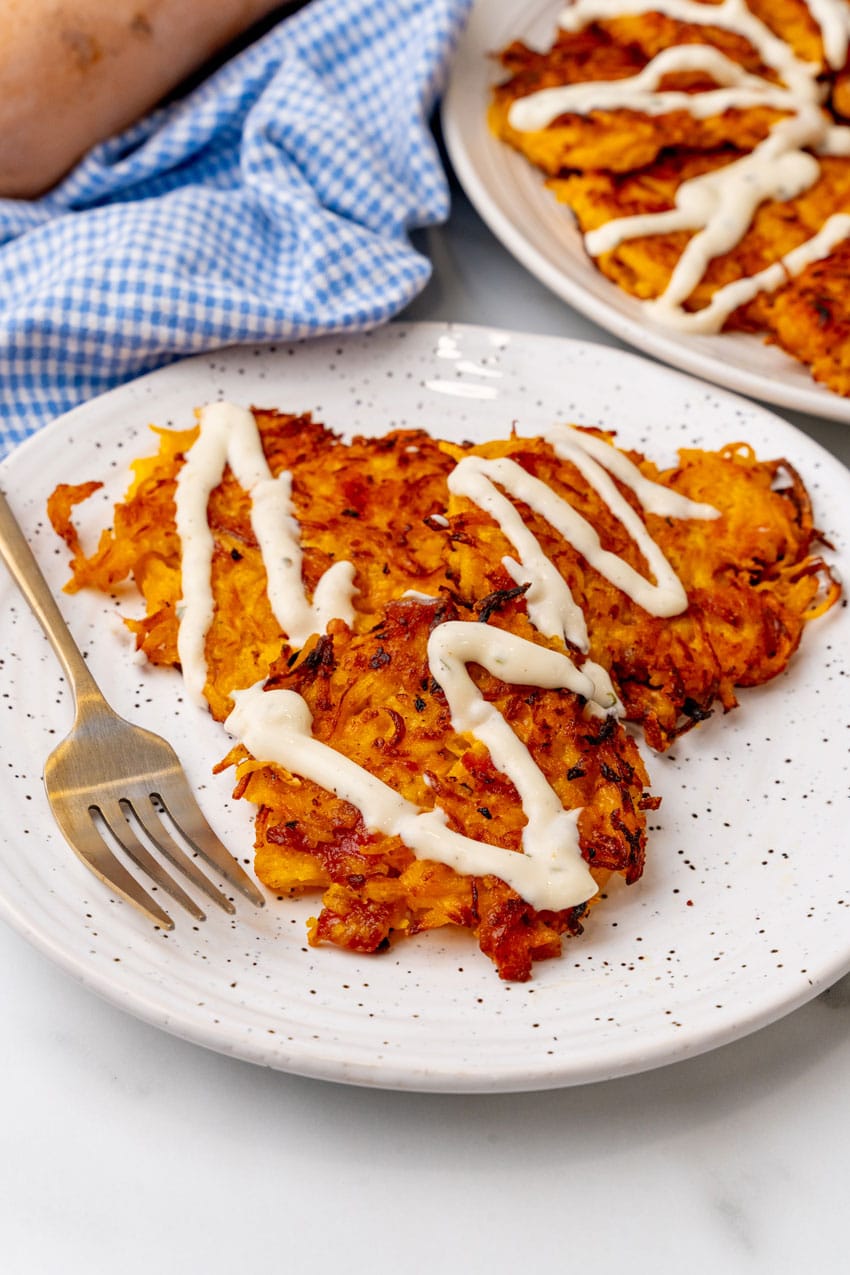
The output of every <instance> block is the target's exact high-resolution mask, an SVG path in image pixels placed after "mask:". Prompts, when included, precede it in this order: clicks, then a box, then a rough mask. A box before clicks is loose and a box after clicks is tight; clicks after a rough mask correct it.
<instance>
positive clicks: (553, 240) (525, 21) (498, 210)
mask: <svg viewBox="0 0 850 1275" xmlns="http://www.w3.org/2000/svg"><path fill="white" fill-rule="evenodd" d="M562 8H563V0H477V3H476V5H475V7H474V9H473V11H472V15H471V17H470V20H469V24H468V26H467V29H466V33H465V35H464V37H463V39H462V41H461V44H460V47H459V48H458V50H457V53H456V55H455V58H454V61H453V64H452V76H451V81H450V83H449V87H448V91H447V93H446V95H445V98H444V101H443V110H442V118H443V130H444V133H445V139H446V145H447V148H448V151H449V155H450V156H451V160H452V164H453V166H454V169H455V171H456V173H457V175H458V179H459V181H460V183H461V185H462V186H463V188H464V190H465V191H466V193H467V195H468V196H469V198H470V200H471V201H472V203H473V204H474V205H475V207H476V208H477V210H478V212H479V213H480V214H481V216H482V217H483V218H484V220H485V221H486V222H487V224H488V225H489V227H490V229H491V230H492V231H493V233H494V234H495V235H496V236H497V238H499V239H500V240H501V241H502V243H503V244H504V245H505V247H506V248H507V249H508V251H509V252H511V253H512V254H513V255H514V256H515V257H516V258H517V260H518V261H520V262H521V263H522V264H523V265H524V266H525V267H526V268H527V269H528V270H530V271H531V273H532V274H533V275H535V276H536V277H537V278H538V279H540V281H541V282H542V283H544V284H545V285H546V286H547V287H548V288H551V289H552V291H553V292H554V293H556V295H558V296H560V297H562V298H563V300H564V301H567V302H568V303H569V304H570V305H571V306H573V307H574V308H575V309H576V310H578V311H580V312H581V313H582V314H584V315H586V316H587V317H588V318H589V319H592V320H594V322H596V323H598V324H599V325H600V326H601V327H603V328H605V329H606V330H607V331H609V332H613V333H614V335H615V336H618V337H619V338H620V339H621V340H623V341H626V342H628V344H630V345H632V346H634V347H635V348H636V349H638V350H642V351H644V352H645V353H647V354H653V355H655V356H656V357H657V358H659V359H663V360H664V362H665V363H670V364H672V365H673V366H674V367H679V368H683V369H684V370H685V371H687V372H692V373H693V374H694V375H695V376H702V377H704V378H705V379H706V380H709V381H712V382H714V383H715V384H717V385H725V386H728V387H729V388H730V389H733V390H737V391H739V393H742V394H748V395H750V396H751V397H752V398H759V399H764V400H765V401H767V402H769V403H780V404H782V405H783V406H785V407H790V408H795V409H797V410H798V411H801V412H811V413H813V414H814V415H816V416H826V417H829V418H830V419H832V420H836V421H847V422H850V399H846V398H840V397H839V396H838V395H837V394H833V393H832V392H831V391H830V390H827V389H825V388H824V387H823V386H821V385H818V384H817V383H816V382H815V381H813V380H812V378H811V376H810V375H809V373H808V371H807V370H806V368H805V367H803V366H802V364H800V363H797V362H796V361H795V360H794V359H792V358H790V357H789V356H788V355H786V354H784V353H783V352H782V351H781V350H780V349H779V348H778V347H776V346H769V345H765V344H764V342H763V341H762V339H761V338H760V337H758V336H747V335H745V334H739V333H724V334H723V335H720V336H701V335H693V334H687V333H679V332H675V331H671V330H670V329H669V328H663V327H660V326H654V325H653V324H652V323H650V322H649V320H648V319H647V317H646V315H645V314H644V313H643V311H642V309H641V307H640V304H639V303H638V302H637V301H636V300H635V299H634V298H633V297H630V296H628V295H627V294H626V293H625V292H622V291H621V290H620V289H619V288H618V287H617V286H616V285H615V284H613V283H611V282H610V281H609V280H608V279H606V278H605V277H604V276H603V275H602V274H600V273H599V271H598V270H597V269H596V267H595V266H594V265H593V263H592V262H591V260H590V258H589V257H588V256H587V254H586V252H585V250H584V246H583V243H582V239H581V235H580V234H579V231H578V229H577V227H576V225H575V222H574V221H573V218H572V215H571V213H570V212H569V210H568V209H567V208H566V207H565V206H564V205H563V204H559V203H558V202H557V201H556V200H555V198H554V196H553V195H552V194H551V193H550V192H549V191H547V190H546V189H545V187H544V184H543V178H542V176H541V174H540V173H538V172H536V171H535V170H534V169H533V168H532V167H531V165H530V164H528V163H527V162H526V161H525V160H524V159H523V157H522V156H521V155H519V154H517V153H516V152H515V151H512V150H511V149H510V148H509V147H507V146H505V145H503V144H502V143H501V142H499V141H497V140H496V138H495V137H494V136H493V135H492V134H491V133H490V131H489V129H488V128H487V120H486V111H487V104H488V101H489V96H490V87H491V85H492V84H493V83H494V82H495V81H497V80H499V79H504V78H505V77H504V73H503V72H502V69H501V67H500V66H499V64H498V63H497V62H496V61H494V59H493V58H492V56H490V55H491V54H493V53H496V52H498V51H499V50H500V49H502V48H504V47H505V46H506V45H507V44H509V43H510V42H511V40H514V39H523V40H525V41H526V42H527V43H529V44H531V45H533V46H534V47H537V48H545V47H547V46H548V45H549V44H550V43H551V40H552V36H553V34H554V32H555V29H556V25H557V17H558V13H559V12H560V11H561V9H562Z"/></svg>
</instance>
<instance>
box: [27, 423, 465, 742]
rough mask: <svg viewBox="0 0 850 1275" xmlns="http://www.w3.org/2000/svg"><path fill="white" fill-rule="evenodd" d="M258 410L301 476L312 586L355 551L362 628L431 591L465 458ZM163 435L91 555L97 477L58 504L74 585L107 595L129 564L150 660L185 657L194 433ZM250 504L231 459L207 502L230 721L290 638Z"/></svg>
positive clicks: (267, 446)
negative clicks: (180, 645)
mask: <svg viewBox="0 0 850 1275" xmlns="http://www.w3.org/2000/svg"><path fill="white" fill-rule="evenodd" d="M254 415H255V419H256V421H257V424H258V426H259V430H260V435H261V437H262V440H263V447H264V450H265V452H266V459H267V461H268V464H269V468H270V470H271V471H272V473H273V474H275V475H277V474H279V473H280V472H281V471H283V470H289V471H290V472H291V473H292V499H293V504H294V506H295V512H296V516H297V518H298V522H299V525H300V528H301V544H302V547H303V550H304V561H303V576H304V581H305V584H306V586H307V588H308V590H310V591H312V590H313V589H314V588H315V585H316V582H317V581H318V580H319V578H320V577H321V575H322V573H323V572H324V571H325V570H326V569H327V568H328V567H329V566H330V565H331V564H332V563H333V562H334V561H335V560H337V559H348V560H350V561H351V562H353V563H354V564H355V568H356V576H355V584H356V587H357V590H358V592H357V593H356V595H355V599H354V605H355V609H356V611H357V613H358V624H357V627H359V628H366V627H368V626H369V625H370V624H373V623H374V622H375V619H376V617H377V616H378V615H380V613H381V612H382V610H383V608H384V605H385V604H386V602H387V601H388V600H389V599H390V598H393V597H396V596H397V595H398V594H399V593H400V592H402V591H403V590H404V589H405V588H415V589H418V590H420V591H422V592H428V591H429V590H431V589H433V588H434V587H435V586H436V584H437V583H439V581H440V580H441V579H442V574H443V567H442V549H443V543H444V540H445V529H444V528H443V527H441V526H439V524H438V523H435V522H433V521H432V515H433V514H436V513H439V512H440V511H441V510H442V509H443V507H444V505H445V480H446V476H447V474H448V473H449V471H450V470H451V469H452V467H453V463H454V462H453V461H452V459H451V458H450V457H449V456H447V455H445V453H444V452H443V451H441V450H440V448H439V446H438V444H437V443H436V442H435V441H434V440H433V439H431V438H430V437H429V436H428V435H427V434H425V433H424V432H422V431H411V430H407V431H404V430H399V431H394V432H392V433H389V434H387V435H385V436H384V437H382V438H355V439H353V440H352V441H351V442H350V443H345V444H343V443H342V442H340V440H339V439H338V438H337V437H336V436H335V435H334V434H333V433H331V431H330V430H328V429H326V428H325V426H324V425H321V424H319V423H318V422H316V421H314V420H313V419H312V418H311V417H310V416H294V415H286V414H282V413H278V412H274V411H261V410H258V411H256V412H255V414H254ZM155 433H156V434H157V435H158V437H159V444H160V446H159V451H158V452H157V454H156V455H154V456H152V457H149V458H146V459H144V460H139V461H136V462H135V464H134V466H133V469H134V481H133V484H132V486H131V488H130V490H129V492H128V494H127V497H126V499H125V500H124V501H123V502H121V503H120V504H118V505H116V508H115V514H114V522H113V526H112V528H111V529H108V530H106V531H104V532H103V533H102V536H101V540H100V544H99V546H98V548H97V550H96V552H95V553H94V554H92V556H91V557H88V558H87V557H85V555H83V554H82V551H81V549H80V546H79V542H78V540H77V537H76V532H75V531H74V528H73V525H72V523H71V520H70V515H71V511H72V509H73V506H74V504H76V503H78V502H79V501H80V500H85V499H87V498H88V497H89V496H90V495H91V494H92V491H93V490H94V488H95V487H96V486H97V484H90V483H86V484H82V485H81V486H79V487H77V488H68V487H67V486H62V487H59V488H57V490H56V492H55V493H54V494H53V496H52V497H51V499H50V503H49V507H48V513H49V516H50V518H51V520H52V522H53V525H54V527H55V529H56V530H57V532H58V533H59V534H60V535H61V536H62V537H63V539H64V540H65V541H66V542H67V543H68V545H69V546H70V548H71V549H72V551H73V552H74V558H73V560H72V563H71V565H72V568H73V577H72V581H71V584H70V585H69V588H70V589H71V590H72V591H73V590H76V589H80V588H84V587H94V588H98V589H102V590H104V591H107V592H108V591H109V590H110V589H112V588H113V587H114V586H115V585H116V584H117V583H119V582H120V581H122V580H124V579H125V578H127V577H128V576H130V575H132V577H133V580H134V582H135V584H136V587H137V588H138V590H139V592H140V593H141V594H142V595H143V597H144V599H145V606H146V612H147V614H146V617H145V619H143V620H139V621H136V620H130V621H128V627H129V628H130V629H131V630H132V631H133V632H134V633H135V634H136V640H137V646H138V648H139V649H140V650H142V651H144V653H145V655H146V656H147V658H148V659H149V660H150V661H151V663H153V664H159V665H168V666H172V667H177V666H178V656H177V625H178V619H177V606H178V603H179V601H180V597H181V572H180V542H179V539H178V536H177V529H176V526H175V505H174V492H175V485H176V478H177V473H178V470H179V467H180V465H181V463H182V459H183V455H184V453H185V451H186V450H187V449H188V448H189V447H190V446H191V444H192V443H193V442H194V440H195V438H196V437H197V430H196V429H192V430H185V431H175V430H156V431H155ZM249 510H250V506H249V500H248V497H247V495H246V493H245V492H244V491H243V490H242V488H241V487H240V486H239V484H238V483H237V482H236V480H235V478H234V477H233V475H232V474H231V472H230V471H229V470H227V472H226V473H225V477H224V480H223V482H222V483H221V484H220V486H219V487H217V488H216V489H215V491H214V492H213V494H212V497H211V499H210V505H209V522H210V527H211V528H212V531H213V534H214V538H215V554H214V558H213V594H214V598H215V617H214V620H213V625H212V628H211V630H210V632H209V634H208V636H207V644H206V653H207V661H208V666H209V679H208V682H207V686H206V692H205V693H206V696H207V699H208V701H209V704H210V709H211V711H212V713H213V716H214V717H215V718H216V719H217V720H219V721H221V720H223V719H224V718H225V717H226V716H227V714H228V712H229V711H230V709H231V708H232V702H231V700H230V692H231V691H232V690H234V689H235V688H236V687H242V686H248V685H251V684H252V683H253V682H256V681H258V680H259V679H260V678H262V677H265V676H266V674H267V672H268V670H269V667H270V665H271V663H272V661H273V660H274V659H275V657H276V656H277V654H278V653H279V651H280V648H281V644H282V642H283V641H284V640H285V634H283V633H281V630H280V627H279V626H278V624H277V621H276V620H275V618H274V616H273V614H272V610H271V607H270V605H269V600H268V596H267V594H266V572H265V568H264V566H263V562H262V557H261V554H260V550H259V546H258V544H257V540H256V537H255V536H254V533H253V531H252V529H251V525H250V518H249ZM237 617H238V624H235V623H234V620H235V619H236V618H237Z"/></svg>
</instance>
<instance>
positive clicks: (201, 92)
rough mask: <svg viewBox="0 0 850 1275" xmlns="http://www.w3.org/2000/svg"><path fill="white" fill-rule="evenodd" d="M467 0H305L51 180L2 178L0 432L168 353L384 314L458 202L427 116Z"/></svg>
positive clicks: (421, 277)
mask: <svg viewBox="0 0 850 1275" xmlns="http://www.w3.org/2000/svg"><path fill="white" fill-rule="evenodd" d="M470 5H471V0H312V3H310V4H309V5H307V7H306V8H304V9H301V10H299V11H298V12H297V13H295V14H294V15H293V16H291V17H289V18H286V19H284V20H283V21H282V22H280V23H279V24H278V25H277V26H276V27H274V28H273V29H272V30H271V31H270V32H269V33H268V34H267V35H265V36H264V37H262V38H261V39H260V40H258V41H257V43H255V44H253V45H251V46H250V47H249V48H247V49H246V50H244V51H243V52H242V53H241V54H239V55H238V56H236V57H235V58H233V60H232V61H230V62H228V63H226V64H225V65H224V66H223V67H222V68H221V69H220V70H218V71H217V72H216V73H215V74H214V75H212V76H211V77H210V78H209V79H208V80H206V81H205V82H203V83H202V84H201V85H200V87H198V88H197V89H196V90H195V91H194V92H192V93H191V94H190V95H188V96H187V97H185V98H183V99H181V100H179V101H177V102H175V103H173V104H171V105H169V106H167V107H165V108H162V109H160V110H158V111H157V112H155V113H154V114H152V115H150V116H148V117H147V118H146V119H144V120H142V121H141V122H140V123H139V124H137V125H135V126H134V127H132V128H131V129H129V130H128V131H127V132H125V133H123V134H122V135H121V136H119V137H115V138H112V139H110V140H109V141H107V142H105V143H103V144H102V145H100V146H98V147H96V148H95V149H94V150H93V151H91V152H90V153H89V154H88V155H87V156H86V158H85V159H84V160H83V161H82V162H81V163H80V164H79V165H78V167H77V168H75V169H74V170H73V171H72V172H71V173H70V175H69V176H68V177H67V178H66V179H65V180H64V181H63V182H62V183H61V184H60V185H59V186H57V187H56V188H55V189H54V190H52V191H51V192H50V193H49V194H48V195H46V196H45V197H44V198H42V199H39V200H34V201H24V200H12V199H0V454H2V453H3V452H5V451H7V450H8V449H9V448H10V447H11V446H12V445H14V444H15V443H17V442H20V441H21V440H22V439H24V438H25V437H27V436H28V435H29V434H31V433H33V431H34V430H36V429H38V428H39V427H40V426H41V425H43V424H45V423H46V422H47V421H48V420H50V419H51V418H52V417H54V416H56V415H57V414H59V413H61V412H63V411H65V410H67V409H68V408H70V407H72V406H74V405H75V404H77V403H79V402H81V401H83V400H85V399H87V398H90V397H92V396H93V395H95V394H98V393H101V392H102V391H104V390H106V389H109V388H110V387H112V386H114V385H117V384H119V383H120V382H123V381H127V380H129V379H131V378H132V377H134V376H137V375H139V374H141V373H142V372H146V371H150V370H151V369H153V368H155V367H159V366H162V365H163V364H165V363H167V362H169V361H171V360H172V359H174V358H176V357H180V356H183V355H187V354H194V353H198V352H200V351H203V350H209V349H213V348H216V347H220V346H223V345H229V344H233V343H236V342H241V341H250V342H262V341H272V340H278V339H281V338H287V339H291V338H295V337H303V336H310V335H314V334H318V333H323V332H334V331H343V330H351V329H364V328H369V327H373V326H375V325H377V324H380V323H382V322H384V321H385V320H387V319H389V318H391V317H392V316H393V315H394V314H396V313H397V312H398V311H399V310H401V309H402V308H403V307H404V306H405V304H406V303H407V302H408V301H410V300H411V299H412V298H413V297H414V296H415V295H416V294H417V292H419V291H420V289H421V288H422V287H423V286H424V284H425V283H426V281H427V279H428V276H429V273H430V266H429V263H428V262H427V260H425V259H424V258H423V257H422V256H420V255H419V254H418V253H417V252H415V251H414V249H413V248H412V247H411V245H410V242H409V239H408V232H409V231H410V230H412V229H414V228H416V227H422V226H427V225H431V224H434V223H436V222H438V221H441V220H443V219H445V217H446V216H447V213H448V191H447V185H446V181H445V177H444V174H443V172H442V169H441V166H440V161H439V156H438V153H437V151H436V148H435V146H434V142H433V138H432V137H431V134H430V132H429V129H428V116H429V113H430V111H431V109H432V107H433V105H434V102H435V100H436V97H437V95H438V93H439V92H440V89H441V87H442V84H443V80H444V76H445V71H446V68H447V64H448V61H449V58H450V55H451V51H452V48H453V45H454V43H455V41H456V39H457V37H458V35H459V33H460V30H461V28H462V26H463V23H464V21H465V19H466V16H467V12H468V10H469V8H470Z"/></svg>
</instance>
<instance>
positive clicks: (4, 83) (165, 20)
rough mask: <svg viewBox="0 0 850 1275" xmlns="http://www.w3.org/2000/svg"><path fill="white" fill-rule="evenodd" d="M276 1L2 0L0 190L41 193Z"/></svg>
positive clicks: (2, 193)
mask: <svg viewBox="0 0 850 1275" xmlns="http://www.w3.org/2000/svg"><path fill="white" fill-rule="evenodd" d="M285 7H287V6H285V5H282V4H281V0H215V3H214V4H209V3H207V0H74V3H73V4H67V3H62V2H61V0H6V2H5V3H4V4H3V5H0V196H7V197H14V198H19V199H21V198H22V199H31V198H34V197H35V196H37V195H40V194H43V193H44V192H45V191H46V190H48V189H49V188H50V187H51V186H53V185H55V184H56V182H57V181H58V180H59V179H60V178H61V177H62V176H63V175H64V174H65V173H66V172H67V171H68V170H69V169H70V168H71V167H72V166H73V165H74V164H75V163H76V162H77V160H79V159H80V158H81V157H82V155H83V154H84V153H85V152H86V151H87V150H89V149H90V147H92V146H94V145H95V143H97V142H100V141H103V140H104V138H107V137H110V136H112V134H114V133H118V132H120V131H121V130H122V129H123V128H126V127H127V126H128V125H129V124H131V123H132V122H133V121H134V120H136V119H138V118H139V117H140V116H142V115H144V114H145V113H146V112H147V111H149V110H150V109H151V108H152V107H154V106H156V105H157V103H158V102H161V101H162V99H163V98H164V97H166V95H167V94H169V93H171V92H172V91H173V90H174V89H175V88H177V86H178V85H179V84H180V83H181V82H182V81H183V80H185V79H186V77H187V76H188V75H190V74H192V73H193V72H194V71H196V70H197V69H198V68H199V67H201V66H202V65H203V64H204V63H205V62H207V61H208V60H209V59H210V58H211V57H212V56H213V55H214V54H216V53H218V52H219V50H221V49H223V48H224V47H225V46H226V45H227V44H229V43H230V41H232V40H234V39H235V38H236V37H237V36H239V35H241V34H242V33H243V32H244V31H246V30H247V29H248V28H249V27H251V26H252V25H253V24H254V23H256V22H257V21H258V20H260V19H261V18H265V17H267V16H268V15H269V14H271V13H273V12H274V11H275V10H277V9H281V10H282V9H283V8H285Z"/></svg>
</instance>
